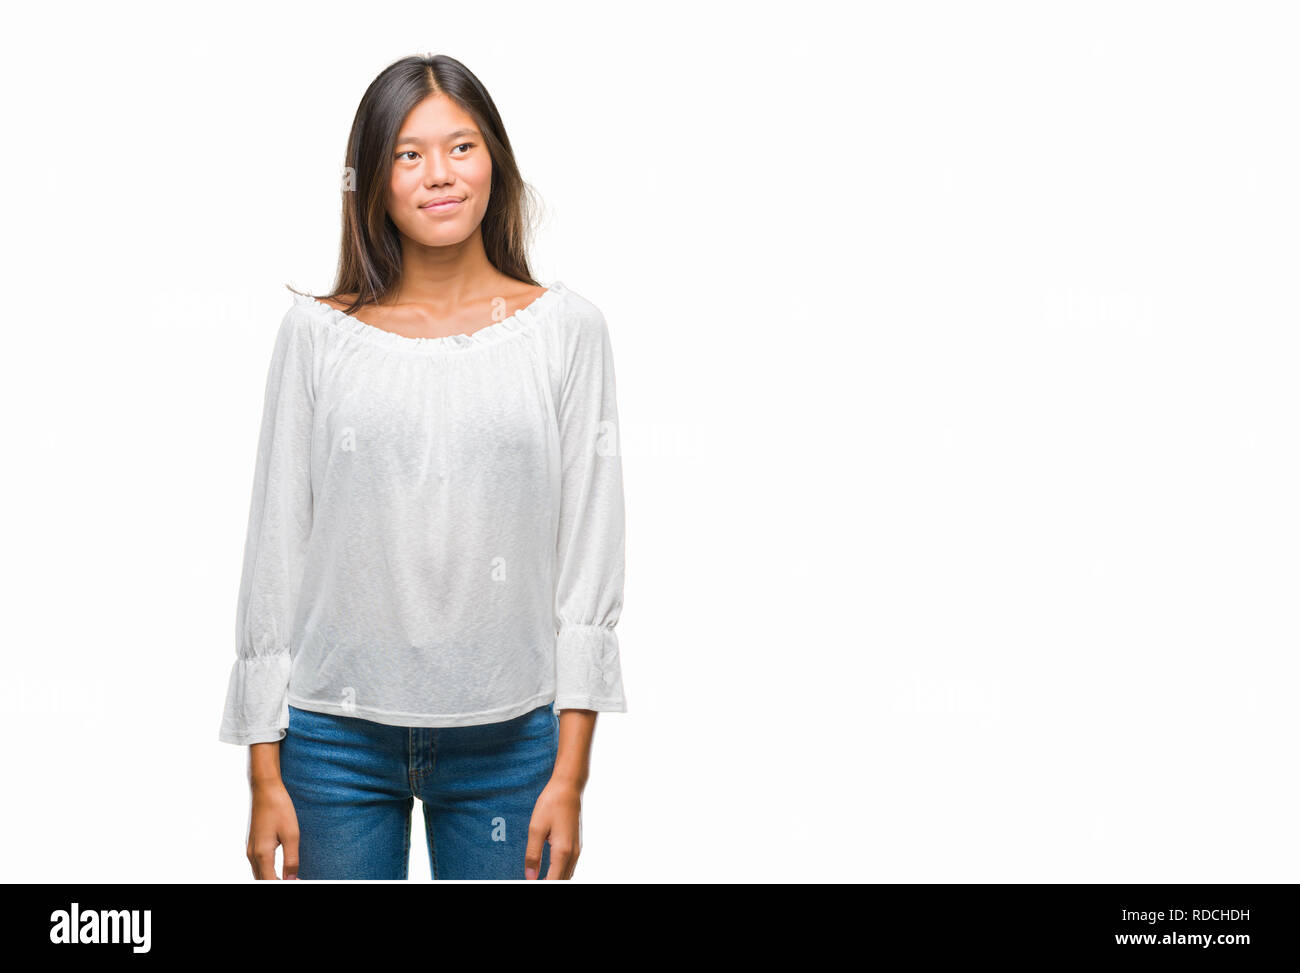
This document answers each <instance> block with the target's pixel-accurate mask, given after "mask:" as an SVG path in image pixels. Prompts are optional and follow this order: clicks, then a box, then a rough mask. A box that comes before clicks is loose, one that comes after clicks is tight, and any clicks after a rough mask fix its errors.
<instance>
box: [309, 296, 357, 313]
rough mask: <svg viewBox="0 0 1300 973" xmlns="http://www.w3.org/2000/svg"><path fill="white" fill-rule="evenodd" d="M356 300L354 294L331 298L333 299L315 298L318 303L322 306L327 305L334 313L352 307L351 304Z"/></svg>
mask: <svg viewBox="0 0 1300 973" xmlns="http://www.w3.org/2000/svg"><path fill="white" fill-rule="evenodd" d="M340 298H341V299H340ZM356 299H357V295H355V294H340V295H339V298H333V297H318V298H316V300H318V301H320V302H321V303H322V304H328V305H329V306H330V307H332V308H334V309H335V310H336V311H345V310H347V309H348V308H350V307H351V306H352V302H353V301H355V300H356Z"/></svg>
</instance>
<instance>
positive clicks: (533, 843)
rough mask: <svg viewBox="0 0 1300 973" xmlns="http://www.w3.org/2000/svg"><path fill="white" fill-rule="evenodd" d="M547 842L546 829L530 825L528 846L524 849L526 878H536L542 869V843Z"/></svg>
mask: <svg viewBox="0 0 1300 973" xmlns="http://www.w3.org/2000/svg"><path fill="white" fill-rule="evenodd" d="M545 842H546V831H545V830H544V829H542V828H541V827H539V826H537V825H534V824H532V823H531V822H530V823H529V825H528V846H527V847H526V848H525V849H524V878H526V879H534V878H536V877H537V873H538V872H539V871H541V869H542V845H543V844H544V843H545Z"/></svg>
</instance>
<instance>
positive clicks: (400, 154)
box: [397, 149, 420, 159]
mask: <svg viewBox="0 0 1300 973" xmlns="http://www.w3.org/2000/svg"><path fill="white" fill-rule="evenodd" d="M419 154H420V153H418V152H416V151H415V149H407V150H406V151H405V152H398V153H397V157H398V158H399V159H400V158H401V157H402V156H404V155H419Z"/></svg>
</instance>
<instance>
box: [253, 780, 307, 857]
mask: <svg viewBox="0 0 1300 973" xmlns="http://www.w3.org/2000/svg"><path fill="white" fill-rule="evenodd" d="M251 786H252V789H253V813H252V816H251V817H250V818H249V824H248V863H249V864H250V865H252V866H253V878H278V877H279V876H277V875H276V874H275V849H276V847H277V846H279V845H282V846H283V847H284V877H285V878H286V879H289V878H297V877H298V815H297V814H296V813H295V812H294V809H293V801H292V800H290V799H289V792H288V790H286V789H285V786H284V782H283V781H281V780H280V779H279V778H278V777H276V778H272V779H262V780H254V781H253V782H252V785H251Z"/></svg>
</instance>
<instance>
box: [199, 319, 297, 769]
mask: <svg viewBox="0 0 1300 973" xmlns="http://www.w3.org/2000/svg"><path fill="white" fill-rule="evenodd" d="M313 360H314V356H313V348H312V330H311V327H310V322H309V321H308V320H307V319H306V318H305V317H304V316H302V315H300V314H297V313H295V310H294V309H293V308H291V309H290V310H289V311H288V312H287V313H286V314H285V316H284V319H283V320H282V321H281V323H280V330H279V333H278V335H277V336H276V341H275V348H274V351H273V352H272V356H271V365H270V368H269V370H268V372H267V378H266V396H265V401H264V404H263V413H262V424H261V430H260V433H259V437H258V445H257V462H256V469H255V472H254V476H253V495H252V502H251V504H250V507H249V515H248V532H247V535H246V537H245V541H244V563H243V573H242V576H241V579H240V585H239V602H238V607H237V609H236V619H235V640H236V659H235V663H234V666H233V667H232V669H231V672H230V682H229V686H228V688H227V695H226V706H225V714H224V716H223V718H222V722H221V733H220V740H221V741H222V742H224V743H234V744H251V743H272V742H276V741H278V740H281V739H283V737H284V736H285V734H286V732H287V731H288V727H289V701H288V685H289V670H290V665H291V663H292V661H293V652H292V649H293V646H292V644H291V636H292V626H293V620H294V613H295V610H296V608H297V595H298V590H299V586H300V584H301V581H302V564H303V555H304V552H305V549H306V545H307V540H308V537H309V535H310V533H311V525H312V487H311V444H312V423H313V418H312V413H313V409H314V404H315V402H314V400H315V386H314V381H313Z"/></svg>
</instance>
